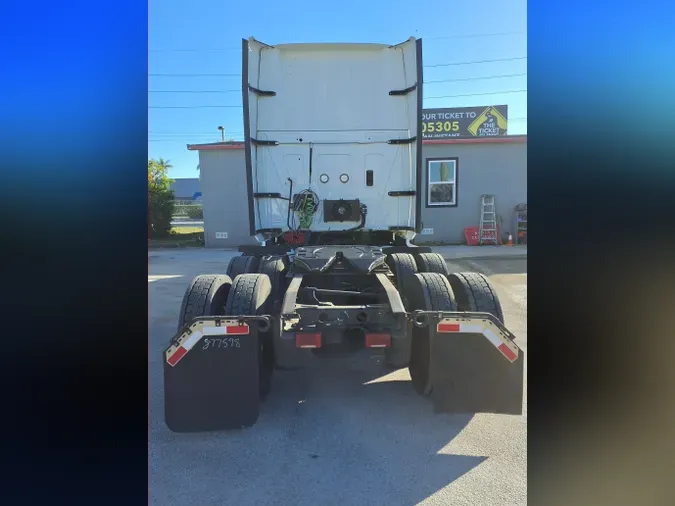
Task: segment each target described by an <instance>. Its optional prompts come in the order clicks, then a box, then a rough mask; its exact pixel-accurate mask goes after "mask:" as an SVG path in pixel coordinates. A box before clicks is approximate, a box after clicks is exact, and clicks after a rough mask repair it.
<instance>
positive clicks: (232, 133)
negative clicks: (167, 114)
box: [148, 116, 527, 142]
mask: <svg viewBox="0 0 675 506" xmlns="http://www.w3.org/2000/svg"><path fill="white" fill-rule="evenodd" d="M526 120H527V116H521V117H518V118H507V121H509V122H513V121H526ZM148 134H150V135H151V136H153V137H154V136H156V135H163V136H167V137H165V138H155V139H148V140H153V141H171V142H181V139H184V138H187V137H200V138H203V137H218V138H220V134H219V133H215V134H214V133H213V132H209V133H203V134H195V133H189V134H183V133H178V132H164V133H161V132H148ZM225 135H226V136H228V137H237V136H239V137H242V136H243V135H244V134H243V132H242V131H241V130H239V131H234V130H232V131H229V132H225ZM171 137H177V138H171Z"/></svg>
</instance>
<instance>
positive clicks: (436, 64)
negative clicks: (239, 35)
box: [148, 56, 527, 77]
mask: <svg viewBox="0 0 675 506" xmlns="http://www.w3.org/2000/svg"><path fill="white" fill-rule="evenodd" d="M516 60H527V56H518V57H515V58H496V59H494V60H478V61H464V62H452V63H435V64H433V65H424V67H425V68H436V67H453V66H458V65H476V64H479V63H496V62H503V61H516ZM148 75H149V76H154V77H240V76H241V74H221V73H214V74H179V73H176V74H172V73H168V74H161V73H149V74H148Z"/></svg>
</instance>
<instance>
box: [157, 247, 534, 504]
mask: <svg viewBox="0 0 675 506" xmlns="http://www.w3.org/2000/svg"><path fill="white" fill-rule="evenodd" d="M439 250H440V248H438V249H437V248H434V251H439ZM439 252H441V253H443V252H442V251H439ZM236 254H237V253H236V252H234V251H219V250H204V249H184V250H161V251H151V252H150V253H149V258H148V260H149V275H148V290H149V312H150V314H149V318H150V357H149V368H150V399H149V401H150V450H149V452H150V503H151V504H152V505H153V506H155V505H156V506H160V505H161V506H174V505H175V506H187V505H192V504H194V505H197V506H211V505H218V506H223V505H230V504H232V505H238V506H242V505H248V504H251V505H267V504H278V505H282V504H292V505H312V506H315V505H317V504H321V505H341V506H344V505H346V504H355V505H369V506H370V505H412V504H424V505H435V504H438V505H440V504H443V505H448V504H449V505H472V506H477V505H485V506H495V505H499V506H510V505H514V506H515V505H523V504H526V501H527V458H526V451H527V385H526V388H525V407H524V412H523V415H522V416H506V415H489V414H477V415H473V416H471V415H438V414H433V412H432V407H431V403H430V402H429V401H428V400H425V399H422V398H420V397H419V396H418V395H417V394H416V393H415V392H414V391H413V388H412V386H411V385H410V383H409V380H410V376H409V374H408V371H407V369H401V370H398V371H393V372H392V371H388V370H386V369H384V368H383V367H382V366H381V365H379V364H378V363H377V362H376V361H375V360H372V359H371V357H370V356H369V355H368V354H367V353H365V352H364V354H362V355H359V356H354V357H351V358H335V359H316V360H315V361H314V362H313V363H312V365H311V366H310V367H309V368H308V369H306V370H302V371H289V372H286V371H275V377H274V384H273V387H272V393H271V394H270V396H269V398H268V399H267V400H266V401H264V402H263V404H262V405H261V413H260V418H259V419H258V423H257V424H256V425H254V426H253V427H251V428H248V429H243V430H240V431H232V432H215V433H204V434H174V433H172V432H170V431H169V430H168V429H167V428H166V426H165V424H164V412H163V410H164V408H163V389H162V374H163V373H162V351H163V349H164V347H165V345H166V343H167V341H168V339H169V338H170V337H171V336H172V335H173V333H174V332H175V329H176V322H177V318H178V311H179V308H180V304H181V299H182V297H183V294H184V292H185V289H186V288H187V286H188V284H189V282H190V280H191V279H192V278H193V277H194V276H196V275H198V274H217V273H224V272H225V270H226V268H227V264H228V262H229V260H230V258H231V257H232V256H234V255H236ZM444 256H445V257H446V258H448V255H447V254H444ZM448 265H449V267H450V268H451V270H453V271H479V272H483V273H484V274H486V275H487V276H488V277H489V278H490V279H491V281H492V282H493V283H494V285H495V287H496V289H497V292H498V294H499V297H500V300H501V303H502V306H503V310H504V314H505V319H506V325H507V326H508V327H509V329H510V330H511V331H512V332H513V333H514V334H515V335H516V336H517V339H516V342H517V343H518V345H519V346H520V348H521V349H523V350H524V351H525V352H526V353H527V327H526V317H527V260H526V259H525V258H524V257H523V256H518V255H511V256H493V257H481V258H480V259H472V258H467V257H465V258H459V259H454V260H449V261H448ZM526 357H527V355H526ZM525 369H526V376H527V361H526V362H525Z"/></svg>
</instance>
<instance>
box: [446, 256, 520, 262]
mask: <svg viewBox="0 0 675 506" xmlns="http://www.w3.org/2000/svg"><path fill="white" fill-rule="evenodd" d="M443 259H444V260H447V261H450V262H451V261H453V260H509V259H513V260H527V255H526V254H522V255H485V256H454V257H447V256H444V257H443Z"/></svg>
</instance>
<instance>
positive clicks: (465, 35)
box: [148, 30, 527, 53]
mask: <svg viewBox="0 0 675 506" xmlns="http://www.w3.org/2000/svg"><path fill="white" fill-rule="evenodd" d="M525 33H527V31H525V30H521V31H515V32H495V33H470V34H463V35H447V36H442V37H422V40H448V39H470V38H475V37H498V36H503V35H522V34H525ZM200 51H241V46H239V47H223V48H203V49H198V48H195V49H149V50H148V52H149V53H198V52H200Z"/></svg>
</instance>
